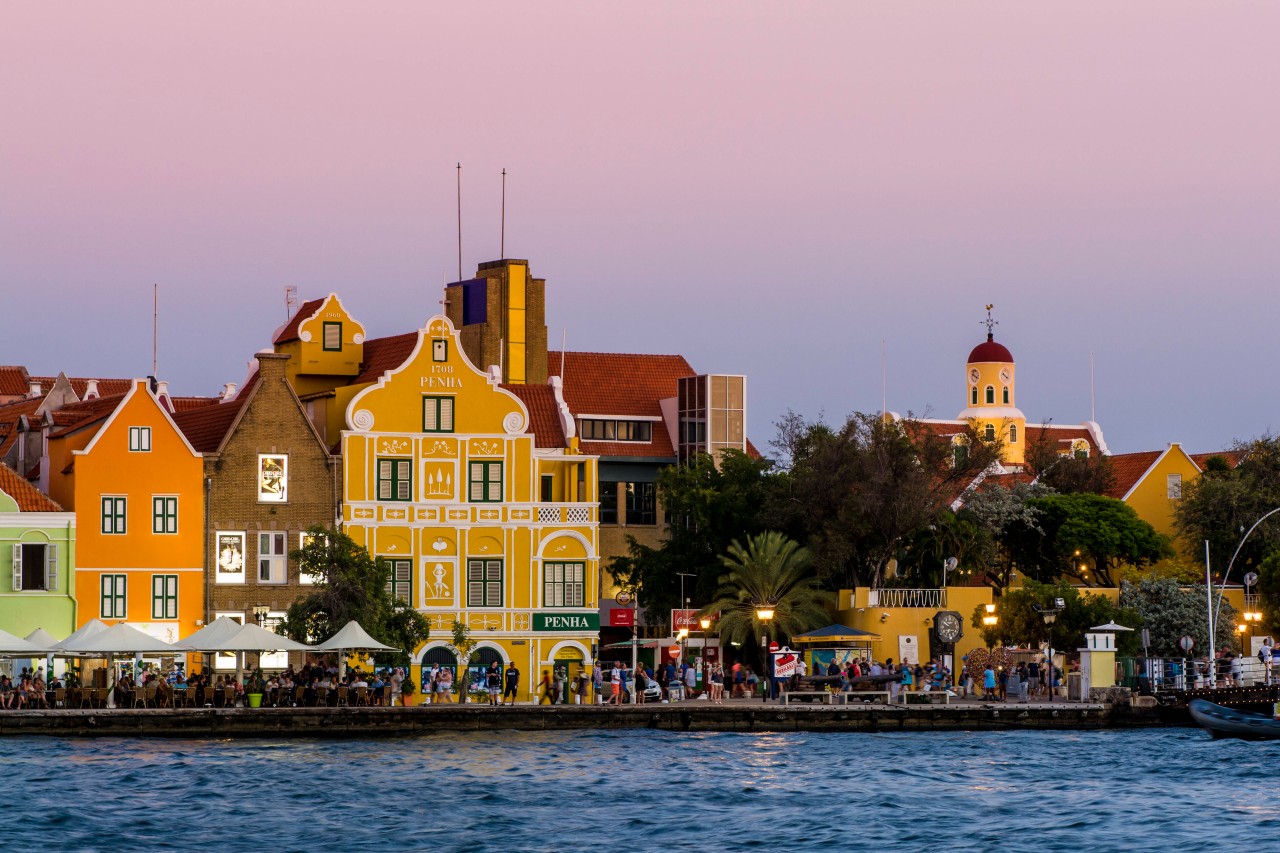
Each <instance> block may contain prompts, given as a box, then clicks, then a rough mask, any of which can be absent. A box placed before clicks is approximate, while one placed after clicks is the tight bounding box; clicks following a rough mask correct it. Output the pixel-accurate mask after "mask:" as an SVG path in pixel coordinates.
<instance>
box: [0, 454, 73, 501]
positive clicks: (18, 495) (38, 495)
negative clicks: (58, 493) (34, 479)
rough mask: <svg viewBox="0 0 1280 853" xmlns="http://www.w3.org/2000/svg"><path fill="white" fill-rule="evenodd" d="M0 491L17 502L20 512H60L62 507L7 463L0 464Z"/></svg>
mask: <svg viewBox="0 0 1280 853" xmlns="http://www.w3.org/2000/svg"><path fill="white" fill-rule="evenodd" d="M0 491H2V492H4V493H5V494H7V495H8V496H9V497H11V498H13V499H14V500H15V501H17V503H18V509H19V510H20V511H21V512H62V507H60V506H59V505H58V504H57V503H55V502H54V501H53V500H52V499H50V497H49V496H48V495H46V494H44V493H43V492H41V491H40V490H39V489H37V488H36V487H35V486H33V485H31V484H30V483H28V482H27V481H26V480H24V479H23V478H22V476H21V475H20V474H19V473H18V472H17V471H15V470H13V469H12V468H10V467H9V466H8V465H4V464H0Z"/></svg>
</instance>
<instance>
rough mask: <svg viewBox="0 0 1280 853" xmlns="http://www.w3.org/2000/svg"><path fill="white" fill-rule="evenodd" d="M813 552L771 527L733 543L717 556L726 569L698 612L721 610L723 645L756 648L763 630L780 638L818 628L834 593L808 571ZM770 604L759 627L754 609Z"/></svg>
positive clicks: (825, 616) (720, 624)
mask: <svg viewBox="0 0 1280 853" xmlns="http://www.w3.org/2000/svg"><path fill="white" fill-rule="evenodd" d="M811 560H812V556H811V555H810V554H809V551H808V550H807V549H805V548H802V547H800V546H799V545H797V544H796V543H795V542H794V541H792V540H790V539H788V538H787V537H785V536H783V535H782V534H781V533H778V532H776V531H769V532H766V533H761V534H759V535H757V536H753V537H751V538H750V539H748V540H747V545H746V547H745V548H744V547H742V546H741V545H740V544H739V543H737V542H733V543H732V544H731V545H730V546H729V549H728V553H726V554H725V555H723V556H722V557H721V558H720V561H721V563H722V564H723V565H724V568H725V569H727V571H726V572H725V573H724V574H723V575H721V576H720V586H719V588H718V589H717V590H716V592H715V595H714V597H713V600H712V602H711V603H710V604H708V605H707V606H706V607H704V608H703V609H702V614H703V615H713V614H715V613H716V612H719V614H720V620H719V623H718V624H717V630H718V631H719V634H720V641H721V642H722V643H726V644H727V643H741V644H742V645H743V646H746V647H748V648H754V647H757V646H758V644H759V642H760V638H761V637H763V636H764V633H766V632H767V633H768V634H769V635H770V636H771V637H772V638H775V639H777V640H778V641H779V642H784V641H786V640H788V639H790V638H791V637H793V636H795V635H796V634H801V633H804V632H805V631H808V630H811V629H813V628H818V627H821V626H822V625H824V624H826V622H827V621H828V620H829V619H830V617H829V615H828V610H827V609H828V607H829V606H830V605H831V603H832V599H833V596H832V594H831V593H830V592H827V591H825V590H823V589H822V587H821V584H820V583H819V581H818V579H817V578H816V577H815V576H814V575H813V572H812V567H811ZM761 604H771V605H772V606H773V609H774V616H773V619H772V620H771V621H770V622H769V624H768V625H767V626H766V625H762V624H761V622H760V620H759V619H757V618H756V607H757V606H758V605H761Z"/></svg>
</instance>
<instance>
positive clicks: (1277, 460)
mask: <svg viewBox="0 0 1280 853" xmlns="http://www.w3.org/2000/svg"><path fill="white" fill-rule="evenodd" d="M1232 455H1234V456H1236V457H1237V458H1238V459H1239V460H1240V461H1239V464H1237V465H1236V466H1235V467H1234V468H1232V467H1230V465H1229V464H1227V462H1226V459H1225V457H1215V458H1216V459H1217V461H1216V462H1215V461H1214V459H1210V460H1209V464H1207V465H1206V466H1205V470H1204V472H1203V473H1202V474H1201V475H1200V476H1199V477H1197V478H1196V479H1194V480H1192V481H1191V482H1189V483H1184V484H1183V487H1182V499H1181V500H1180V501H1178V502H1177V505H1176V506H1175V507H1174V522H1175V524H1176V526H1177V529H1178V535H1179V536H1181V537H1182V539H1183V541H1185V542H1187V543H1189V544H1190V545H1191V547H1190V548H1189V551H1190V552H1191V553H1192V554H1194V555H1195V557H1196V559H1200V558H1201V557H1202V556H1203V553H1204V546H1203V543H1204V542H1205V541H1206V540H1207V541H1208V542H1209V552H1210V558H1211V565H1212V567H1213V569H1214V572H1215V576H1221V573H1222V572H1224V571H1226V569H1227V565H1228V563H1229V562H1230V561H1231V557H1232V554H1234V553H1235V550H1236V547H1237V546H1240V542H1241V538H1242V537H1243V536H1244V534H1245V533H1247V532H1248V531H1249V529H1250V528H1251V527H1253V525H1254V523H1255V522H1256V521H1258V519H1260V518H1262V517H1263V516H1264V515H1266V514H1267V513H1268V512H1270V511H1271V510H1273V509H1275V508H1276V507H1280V437H1276V436H1271V435H1266V436H1263V437H1261V438H1256V439H1253V440H1252V441H1248V442H1239V443H1237V444H1236V445H1235V447H1234V448H1232ZM1278 548H1280V513H1277V514H1276V515H1274V516H1272V517H1271V518H1270V519H1268V520H1266V521H1264V522H1263V523H1262V524H1261V525H1259V526H1258V528H1257V529H1256V530H1255V531H1254V532H1253V533H1252V534H1251V535H1250V536H1249V538H1248V539H1247V540H1245V541H1244V544H1243V545H1242V546H1240V556H1239V557H1237V558H1236V561H1235V564H1234V565H1233V566H1232V568H1231V578H1229V580H1235V581H1239V580H1240V578H1242V577H1243V576H1244V575H1245V574H1246V573H1247V572H1249V571H1251V570H1255V571H1256V570H1257V569H1258V567H1259V566H1260V565H1261V563H1262V561H1263V559H1265V558H1266V556H1267V555H1268V554H1269V553H1271V552H1272V551H1274V550H1276V549H1278Z"/></svg>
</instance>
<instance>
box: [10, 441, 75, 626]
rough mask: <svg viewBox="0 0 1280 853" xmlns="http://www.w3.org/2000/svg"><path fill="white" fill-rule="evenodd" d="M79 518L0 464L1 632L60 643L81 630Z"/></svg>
mask: <svg viewBox="0 0 1280 853" xmlns="http://www.w3.org/2000/svg"><path fill="white" fill-rule="evenodd" d="M75 551H76V514H75V513H74V512H63V510H62V507H60V506H58V505H57V504H56V503H54V502H53V501H52V500H50V499H49V498H48V497H47V496H46V495H44V494H42V493H41V492H40V491H39V490H38V489H37V488H36V487H35V486H33V485H31V483H29V482H27V481H26V480H25V479H23V478H22V477H21V476H20V475H19V474H18V473H17V472H16V471H14V470H13V469H12V468H9V467H7V466H5V465H0V628H3V629H4V630H6V631H8V632H9V633H10V634H16V635H17V636H19V637H25V636H27V635H28V634H30V633H31V632H32V631H34V630H35V629H36V628H43V629H45V630H46V631H48V632H49V633H50V634H52V635H53V636H54V637H57V638H58V639H62V638H63V637H66V636H67V635H69V634H70V633H71V632H72V631H74V630H75V628H76V602H75V598H74V597H73V596H72V590H74V589H75V578H73V577H72V572H73V571H74V566H75V557H76V554H75Z"/></svg>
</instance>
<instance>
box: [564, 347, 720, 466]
mask: <svg viewBox="0 0 1280 853" xmlns="http://www.w3.org/2000/svg"><path fill="white" fill-rule="evenodd" d="M563 356H564V374H565V375H564V376H561V379H562V380H563V382H564V386H563V389H562V393H563V395H564V399H565V402H566V403H568V405H569V410H570V411H571V412H573V416H574V417H575V418H581V417H589V416H600V417H621V418H625V417H629V416H630V417H641V418H661V417H662V405H661V401H663V400H665V399H668V398H670V397H674V396H676V390H677V383H678V380H680V379H682V378H684V377H686V376H696V375H697V371H695V370H694V369H693V367H691V366H690V364H689V362H688V361H686V360H685V358H684V356H682V355H643V354H636V353H608V352H565V353H563ZM560 361H561V353H559V352H549V353H547V371H548V373H549V374H550V375H551V376H560V370H561V366H560ZM581 447H582V450H583V452H584V453H591V454H594V455H597V456H631V457H649V458H655V459H671V458H674V457H675V455H676V450H675V443H674V442H673V441H672V438H671V436H670V435H669V434H668V433H667V425H666V421H665V420H657V421H654V422H653V440H652V441H649V442H636V441H582V442H581Z"/></svg>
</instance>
